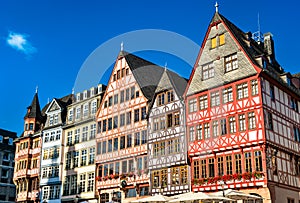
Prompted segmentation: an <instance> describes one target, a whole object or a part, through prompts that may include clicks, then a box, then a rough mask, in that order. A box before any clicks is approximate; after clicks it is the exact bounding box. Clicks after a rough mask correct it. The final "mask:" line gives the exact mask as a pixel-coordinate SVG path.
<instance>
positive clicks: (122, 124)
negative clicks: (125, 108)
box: [120, 113, 125, 127]
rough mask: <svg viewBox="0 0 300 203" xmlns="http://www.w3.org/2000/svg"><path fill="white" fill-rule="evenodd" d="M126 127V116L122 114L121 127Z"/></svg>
mask: <svg viewBox="0 0 300 203" xmlns="http://www.w3.org/2000/svg"><path fill="white" fill-rule="evenodd" d="M124 125H125V114H124V113H123V114H120V127H122V126H124Z"/></svg>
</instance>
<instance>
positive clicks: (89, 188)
mask: <svg viewBox="0 0 300 203" xmlns="http://www.w3.org/2000/svg"><path fill="white" fill-rule="evenodd" d="M94 179H95V173H89V174H88V185H87V192H91V191H94Z"/></svg>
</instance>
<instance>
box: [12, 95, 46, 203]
mask: <svg viewBox="0 0 300 203" xmlns="http://www.w3.org/2000/svg"><path fill="white" fill-rule="evenodd" d="M46 107H47V105H46ZM46 107H45V108H46ZM45 108H44V109H45ZM44 121H45V114H43V111H41V108H40V103H39V98H38V93H37V92H36V93H35V95H34V97H33V100H32V102H31V105H30V106H28V107H27V112H26V115H25V117H24V131H23V133H22V135H21V136H20V137H19V138H17V139H16V140H15V144H16V152H15V171H14V183H15V185H16V187H17V191H16V202H40V189H39V185H40V177H39V174H40V154H41V131H42V129H43V125H44Z"/></svg>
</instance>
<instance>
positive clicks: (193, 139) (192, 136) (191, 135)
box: [189, 126, 195, 142]
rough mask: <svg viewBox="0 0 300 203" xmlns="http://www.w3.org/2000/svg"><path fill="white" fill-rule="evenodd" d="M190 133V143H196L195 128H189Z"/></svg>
mask: <svg viewBox="0 0 300 203" xmlns="http://www.w3.org/2000/svg"><path fill="white" fill-rule="evenodd" d="M189 133H190V141H191V142H193V141H195V132H194V126H192V127H190V128H189Z"/></svg>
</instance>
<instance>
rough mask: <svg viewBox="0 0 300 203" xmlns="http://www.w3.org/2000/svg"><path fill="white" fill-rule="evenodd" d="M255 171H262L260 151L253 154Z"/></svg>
mask: <svg viewBox="0 0 300 203" xmlns="http://www.w3.org/2000/svg"><path fill="white" fill-rule="evenodd" d="M254 161H255V171H262V170H263V168H262V154H261V151H255V152H254Z"/></svg>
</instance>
